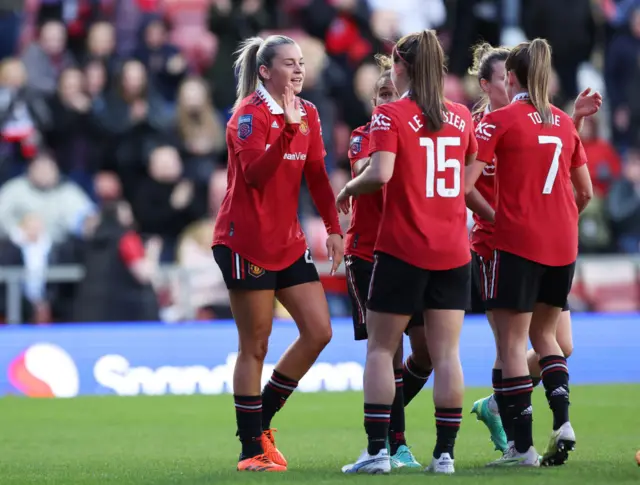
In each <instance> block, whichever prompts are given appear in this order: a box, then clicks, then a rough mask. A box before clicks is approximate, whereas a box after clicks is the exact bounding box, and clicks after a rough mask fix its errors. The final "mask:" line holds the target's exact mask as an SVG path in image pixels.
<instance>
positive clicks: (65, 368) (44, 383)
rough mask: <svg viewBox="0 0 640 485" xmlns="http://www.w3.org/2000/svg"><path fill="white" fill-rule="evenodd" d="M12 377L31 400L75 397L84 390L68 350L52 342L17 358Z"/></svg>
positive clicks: (12, 364)
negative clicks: (34, 398) (36, 398)
mask: <svg viewBox="0 0 640 485" xmlns="http://www.w3.org/2000/svg"><path fill="white" fill-rule="evenodd" d="M8 378H9V382H10V383H11V385H12V386H13V387H15V388H16V389H17V390H18V391H20V392H21V393H23V394H24V395H25V396H29V397H74V396H77V395H78V391H79V390H80V378H79V376H78V368H77V367H76V364H75V362H74V361H73V359H72V358H71V356H70V355H69V354H68V353H67V352H66V351H65V350H64V349H62V348H61V347H58V346H57V345H54V344H50V343H38V344H34V345H31V346H30V347H28V348H27V349H26V350H24V351H23V352H22V353H21V354H20V355H18V357H16V358H15V359H13V361H12V362H11V364H9V369H8Z"/></svg>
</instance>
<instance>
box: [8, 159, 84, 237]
mask: <svg viewBox="0 0 640 485" xmlns="http://www.w3.org/2000/svg"><path fill="white" fill-rule="evenodd" d="M92 210H93V204H92V202H91V200H90V199H89V197H87V195H86V194H85V193H84V192H83V191H82V189H80V187H78V185H77V184H75V183H74V182H71V181H69V180H65V179H64V178H62V177H61V176H60V171H59V170H58V166H57V165H56V162H55V160H54V158H53V156H51V155H49V154H48V153H45V152H41V153H39V154H38V156H37V157H36V158H35V159H34V160H33V161H32V162H31V163H30V164H29V168H28V171H27V174H26V175H24V176H20V177H16V178H14V179H13V180H10V181H9V182H7V183H6V184H4V185H3V186H2V187H0V234H10V233H11V231H12V230H14V229H15V228H16V227H18V225H19V223H20V220H21V219H20V218H21V217H22V214H26V213H36V214H40V215H41V216H42V218H43V220H44V224H45V227H46V229H47V234H49V237H51V239H52V240H53V241H54V242H61V241H63V240H65V239H66V237H67V236H68V235H69V233H71V232H73V231H76V230H77V229H78V224H79V222H80V218H81V217H84V216H85V215H86V214H87V213H89V212H91V211H92Z"/></svg>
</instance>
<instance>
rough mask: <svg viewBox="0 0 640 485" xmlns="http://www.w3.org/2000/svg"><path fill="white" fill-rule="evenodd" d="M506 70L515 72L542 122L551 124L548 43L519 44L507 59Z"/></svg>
mask: <svg viewBox="0 0 640 485" xmlns="http://www.w3.org/2000/svg"><path fill="white" fill-rule="evenodd" d="M505 69H506V70H507V71H508V72H513V73H514V74H515V76H516V79H517V80H518V82H519V83H520V85H521V86H522V87H523V88H525V89H526V90H527V91H529V99H530V100H531V104H532V105H533V106H534V108H535V109H536V111H537V112H538V114H539V115H540V118H542V122H543V123H544V124H550V123H551V122H552V120H551V103H550V102H549V83H550V79H551V47H549V44H548V43H547V41H546V40H544V39H534V40H532V41H531V42H523V43H521V44H518V45H517V46H516V47H514V48H513V50H512V51H511V54H509V57H507V61H506V63H505Z"/></svg>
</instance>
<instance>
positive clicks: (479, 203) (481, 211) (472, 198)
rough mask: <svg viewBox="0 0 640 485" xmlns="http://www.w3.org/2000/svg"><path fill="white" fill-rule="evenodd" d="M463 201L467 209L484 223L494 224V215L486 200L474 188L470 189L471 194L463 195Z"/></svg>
mask: <svg viewBox="0 0 640 485" xmlns="http://www.w3.org/2000/svg"><path fill="white" fill-rule="evenodd" d="M465 201H466V203H467V207H468V208H469V209H470V210H471V211H472V212H473V213H474V214H477V215H478V216H480V217H482V218H483V219H484V220H485V221H489V222H491V223H493V222H495V217H496V213H495V211H494V210H493V208H492V207H491V206H490V205H489V203H488V202H487V200H486V199H485V198H484V197H482V194H481V193H480V192H478V189H476V188H475V187H474V188H473V189H471V192H469V193H468V194H466V195H465Z"/></svg>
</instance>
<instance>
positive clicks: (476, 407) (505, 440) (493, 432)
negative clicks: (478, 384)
mask: <svg viewBox="0 0 640 485" xmlns="http://www.w3.org/2000/svg"><path fill="white" fill-rule="evenodd" d="M487 320H488V321H489V325H490V326H491V331H492V332H493V338H494V340H495V342H496V358H495V360H494V362H493V370H492V372H491V383H492V385H493V394H491V395H490V396H487V397H485V398H483V399H480V400H478V401H476V402H475V403H473V408H472V409H471V413H472V414H475V415H476V418H477V419H478V421H482V422H483V423H484V424H485V426H486V427H487V428H488V429H489V433H490V436H491V441H493V444H494V446H495V449H496V450H498V451H501V452H502V453H507V452H508V450H509V443H510V442H512V441H513V437H512V436H511V430H510V429H506V428H505V427H504V423H503V421H502V419H501V417H500V416H501V413H505V412H506V410H505V407H504V400H503V396H502V361H501V360H500V357H499V352H498V337H497V333H496V325H495V322H494V318H493V312H490V311H489V312H487ZM507 431H508V432H507Z"/></svg>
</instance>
